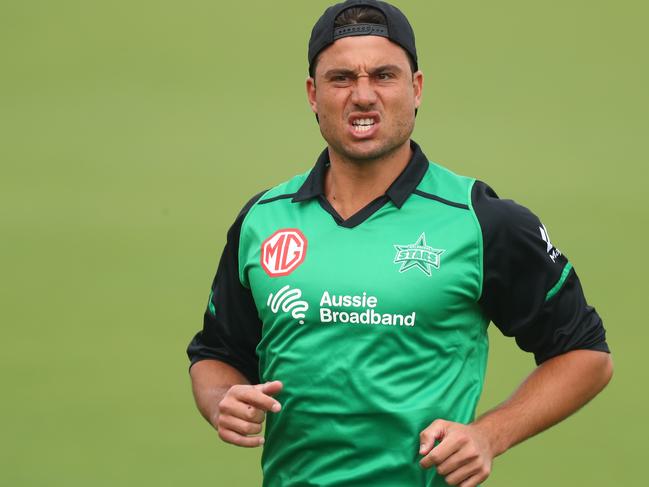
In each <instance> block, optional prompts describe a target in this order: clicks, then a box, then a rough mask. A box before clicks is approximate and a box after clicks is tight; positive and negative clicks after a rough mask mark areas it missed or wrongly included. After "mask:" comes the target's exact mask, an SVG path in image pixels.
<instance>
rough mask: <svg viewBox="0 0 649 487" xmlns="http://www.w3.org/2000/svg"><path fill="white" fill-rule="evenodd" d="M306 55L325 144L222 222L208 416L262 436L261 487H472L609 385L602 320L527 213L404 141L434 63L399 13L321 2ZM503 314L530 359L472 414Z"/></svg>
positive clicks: (194, 366) (199, 365) (201, 365)
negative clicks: (311, 159) (516, 379)
mask: <svg viewBox="0 0 649 487" xmlns="http://www.w3.org/2000/svg"><path fill="white" fill-rule="evenodd" d="M308 62H309V76H308V78H307V80H306V94H307V98H308V102H309V104H310V107H311V109H312V110H313V113H314V114H315V115H316V118H317V122H318V125H319V128H320V132H321V134H322V137H323V138H324V140H325V142H326V148H325V149H324V150H323V151H322V152H321V154H320V155H319V157H318V158H317V161H316V163H315V165H314V166H313V167H312V168H310V169H309V170H308V171H306V172H305V173H303V174H300V175H297V176H295V177H293V178H291V179H290V180H288V181H285V182H283V183H281V184H278V185H277V186H275V187H273V188H270V189H268V190H265V191H263V192H261V193H260V194H258V195H256V196H254V197H253V198H252V199H250V201H249V202H248V203H247V204H246V205H245V206H244V208H243V209H242V210H241V212H240V214H239V215H238V216H237V218H236V219H235V221H234V223H233V224H232V227H231V228H230V230H229V232H228V235H227V243H226V245H225V249H224V250H223V253H222V255H221V260H220V263H219V266H218V270H217V272H216V276H215V278H214V281H213V283H212V287H211V292H210V295H209V300H208V304H207V308H206V310H205V314H204V323H203V329H202V330H201V331H200V332H198V333H197V334H196V336H195V337H194V338H193V340H192V341H191V343H190V344H189V347H188V350H187V352H188V355H189V358H190V360H191V365H190V375H191V380H192V385H193V393H194V397H195V399H196V403H197V406H198V409H199V410H200V412H201V414H202V415H203V416H204V417H205V419H206V420H207V421H208V422H209V423H210V424H211V425H212V426H213V427H214V428H215V429H216V430H217V431H218V434H219V436H220V437H221V439H222V440H223V441H226V442H228V443H231V444H233V445H238V446H242V447H259V446H262V445H263V454H262V469H263V474H264V484H263V485H264V486H266V487H298V486H299V487H303V486H338V487H340V486H372V487H380V486H384V487H399V486H404V487H406V486H422V487H423V486H428V487H431V486H432V487H437V486H443V485H456V486H461V487H475V486H477V485H478V484H480V483H481V482H483V481H485V480H486V479H487V478H488V477H489V474H490V472H491V467H492V462H493V459H494V457H496V456H498V455H501V454H503V453H505V452H506V451H507V450H508V449H509V448H511V447H513V446H514V445H516V444H517V443H520V442H521V441H523V440H525V439H526V438H529V437H530V436H532V435H535V434H537V433H539V432H541V431H543V430H544V429H546V428H548V427H550V426H552V425H553V424H555V423H557V422H559V421H561V420H562V419H564V418H566V417H567V416H569V415H570V414H572V413H573V412H575V411H576V410H577V409H579V408H580V407H581V406H583V405H584V404H585V403H587V402H588V401H589V400H590V399H592V398H593V397H594V396H595V395H596V394H598V393H599V392H600V391H601V390H602V389H603V388H604V387H605V385H606V384H607V383H608V382H609V380H610V378H611V375H612V362H611V359H610V353H609V349H608V346H607V344H606V339H605V331H604V328H603V325H602V320H601V319H600V317H599V315H598V314H597V312H596V311H595V309H594V308H593V307H592V306H590V305H589V304H588V303H587V301H586V298H585V296H584V292H583V289H582V286H581V283H580V280H579V278H578V276H577V274H576V272H575V269H574V268H573V267H572V264H571V262H570V261H569V260H568V258H567V257H566V256H565V255H564V254H563V253H562V252H561V250H560V249H559V248H557V247H556V246H555V245H554V243H553V242H552V241H551V239H550V235H549V233H548V229H547V228H546V226H545V225H544V224H543V223H542V222H541V221H540V220H539V219H538V218H537V217H536V216H535V215H534V214H533V213H532V212H531V211H530V210H529V209H527V208H526V207H524V206H521V205H519V204H518V203H516V202H514V201H512V200H508V199H501V198H499V197H498V195H497V194H496V192H495V191H494V190H493V189H492V188H491V187H489V186H488V185H487V184H486V183H484V182H482V181H477V180H475V179H473V178H470V177H466V176H461V175H458V174H455V173H454V172H452V171H451V170H449V169H447V168H445V167H443V166H441V165H439V164H437V163H435V162H431V161H429V159H428V158H427V157H426V156H425V154H424V152H423V149H422V148H421V147H420V146H419V145H418V144H417V143H416V142H415V141H413V140H411V138H410V136H411V134H412V131H413V128H414V125H415V117H416V113H417V109H418V107H419V105H420V103H421V96H422V91H423V86H424V75H423V74H422V72H421V71H420V70H419V67H418V61H417V50H416V46H415V36H414V33H413V31H412V28H411V26H410V23H409V22H408V20H407V19H406V17H405V16H404V14H403V13H402V12H401V11H400V10H398V9H397V8H396V7H394V6H392V5H390V4H388V3H385V2H381V1H375V0H365V1H362V0H348V1H346V2H344V3H340V4H337V5H334V6H332V7H330V8H328V9H327V10H326V11H325V12H324V14H323V15H322V16H321V17H320V18H319V20H318V21H317V22H316V24H315V26H314V27H313V31H312V34H311V38H310V41H309V46H308ZM491 322H492V323H494V324H495V326H497V327H498V328H499V329H500V330H501V331H502V332H503V333H504V334H505V335H507V336H511V337H514V338H515V340H516V342H517V344H518V346H519V347H520V348H521V349H522V350H524V351H526V352H530V353H532V354H534V358H535V361H536V363H537V367H536V368H535V369H534V370H533V372H532V373H531V374H530V375H529V376H528V377H527V378H526V379H525V380H524V381H523V383H522V384H521V386H520V387H519V388H518V389H517V390H516V391H514V392H513V394H512V395H511V396H510V397H509V398H508V399H506V400H504V402H502V403H501V404H500V405H498V406H497V407H495V408H493V409H492V410H490V411H488V412H487V413H485V414H483V415H482V416H480V417H477V418H476V416H475V408H476V404H477V402H478V399H479V397H480V393H481V391H482V386H483V381H484V374H485V368H486V363H487V351H488V340H487V327H488V325H489V323H491ZM264 422H265V423H264ZM264 424H265V431H264V434H263V435H262V434H261V432H262V426H263V425H264Z"/></svg>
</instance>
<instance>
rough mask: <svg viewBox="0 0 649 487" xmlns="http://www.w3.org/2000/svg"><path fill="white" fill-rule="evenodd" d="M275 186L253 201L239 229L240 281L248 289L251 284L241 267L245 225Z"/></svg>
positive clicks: (238, 271) (238, 270) (238, 266)
mask: <svg viewBox="0 0 649 487" xmlns="http://www.w3.org/2000/svg"><path fill="white" fill-rule="evenodd" d="M273 189H275V188H270V189H269V190H267V191H266V192H265V193H264V194H262V195H261V196H260V197H259V198H258V199H257V201H255V202H254V203H253V205H252V206H251V207H250V208H249V209H248V212H247V213H246V216H244V217H243V221H242V222H241V228H240V229H239V247H238V248H237V273H238V274H239V283H240V284H241V285H242V286H243V287H245V288H246V289H250V286H247V285H246V284H245V283H244V282H243V269H242V268H241V243H242V242H243V238H242V237H243V231H244V227H245V226H246V223H247V222H248V219H249V218H250V215H251V214H252V213H253V211H254V210H255V209H256V208H257V206H259V202H260V201H261V200H262V199H263V198H264V196H266V195H267V194H268V193H269V192H270V191H272V190H273Z"/></svg>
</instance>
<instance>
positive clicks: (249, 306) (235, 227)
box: [187, 192, 264, 384]
mask: <svg viewBox="0 0 649 487" xmlns="http://www.w3.org/2000/svg"><path fill="white" fill-rule="evenodd" d="M263 194H264V192H261V193H259V194H257V195H255V196H254V197H253V198H252V199H251V200H250V201H249V202H248V203H247V204H246V206H244V208H243V209H242V210H241V212H240V213H239V216H237V219H236V220H235V221H234V223H233V224H232V226H231V227H230V230H229V231H228V235H227V242H226V244H225V248H224V249H223V253H222V254H221V260H220V261H219V266H218V269H217V271H216V276H215V277H214V280H213V281H212V288H211V291H210V296H209V299H208V302H207V307H206V310H205V313H204V315H203V329H202V330H201V331H199V332H198V333H197V334H196V335H195V336H194V338H193V339H192V341H191V342H190V343H189V346H188V347H187V355H188V357H189V360H190V361H191V364H190V366H189V367H190V369H191V367H192V365H194V364H195V363H196V362H199V361H201V360H205V359H216V360H220V361H222V362H225V363H227V364H228V365H231V366H233V367H234V368H236V369H237V370H239V371H240V372H241V373H242V374H244V375H245V376H246V378H247V379H248V380H249V381H250V383H251V384H256V383H258V382H259V362H258V358H257V355H256V352H255V349H256V347H257V344H258V343H259V340H260V339H261V326H262V324H261V320H260V319H259V316H258V314H257V308H256V306H255V303H254V300H253V298H252V293H251V292H250V289H248V288H246V287H244V286H243V285H242V284H241V282H240V280H239V239H240V234H241V225H242V223H243V220H244V218H245V216H246V215H247V213H248V211H249V210H250V208H251V207H252V206H253V205H254V204H255V202H257V200H258V199H259V198H260V197H261V196H262V195H263Z"/></svg>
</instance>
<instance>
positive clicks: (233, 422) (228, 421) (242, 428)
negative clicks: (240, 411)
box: [219, 415, 261, 435]
mask: <svg viewBox="0 0 649 487" xmlns="http://www.w3.org/2000/svg"><path fill="white" fill-rule="evenodd" d="M219 427H220V428H223V429H227V430H231V431H234V432H235V433H239V434H240V435H256V434H259V433H261V423H252V422H250V421H244V420H243V419H239V418H235V417H234V416H229V415H225V416H221V417H220V418H219Z"/></svg>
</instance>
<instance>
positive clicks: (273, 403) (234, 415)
mask: <svg viewBox="0 0 649 487" xmlns="http://www.w3.org/2000/svg"><path fill="white" fill-rule="evenodd" d="M282 387H283V385H282V383H281V382H280V381H278V380H276V381H272V382H266V383H265V384H256V385H234V386H232V387H230V389H228V391H227V392H226V393H225V396H223V399H222V400H221V401H220V402H219V405H218V409H217V411H216V413H215V414H214V417H212V418H211V421H210V422H211V423H212V426H214V428H216V430H217V431H218V432H219V436H220V437H221V439H222V440H223V441H225V442H227V443H232V444H233V445H238V446H244V447H247V448H252V447H256V446H260V445H262V444H263V443H264V437H263V436H259V433H261V425H262V423H263V422H264V419H265V418H266V412H267V411H271V412H273V413H276V412H278V411H279V410H280V409H281V408H282V406H281V404H280V403H279V402H278V401H277V400H276V399H273V397H272V396H273V395H275V394H277V393H278V392H280V391H281V390H282Z"/></svg>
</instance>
